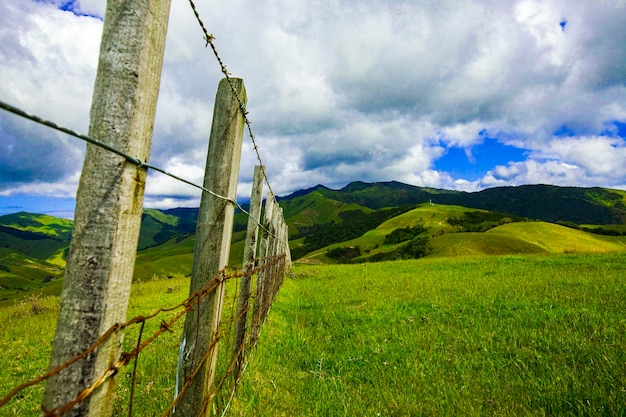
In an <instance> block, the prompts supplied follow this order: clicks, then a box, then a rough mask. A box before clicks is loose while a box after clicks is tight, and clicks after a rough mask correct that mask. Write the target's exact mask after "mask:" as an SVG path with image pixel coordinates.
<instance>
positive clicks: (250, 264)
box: [233, 165, 264, 381]
mask: <svg viewBox="0 0 626 417" xmlns="http://www.w3.org/2000/svg"><path fill="white" fill-rule="evenodd" d="M263 177H264V175H263V166H262V165H257V166H255V167H254V180H253V183H252V194H251V196H250V217H249V218H248V229H247V232H246V243H245V246H244V249H243V271H242V272H243V276H242V277H241V284H240V286H239V298H238V299H237V326H236V327H235V338H234V343H233V357H234V358H236V359H235V369H234V372H233V375H234V379H235V381H237V379H238V378H239V374H240V373H241V368H242V366H243V361H244V351H243V348H244V346H245V340H246V330H247V324H248V308H249V306H250V287H251V286H252V271H253V270H254V264H255V262H254V258H255V255H256V249H257V239H258V237H259V221H260V220H261V204H262V203H263Z"/></svg>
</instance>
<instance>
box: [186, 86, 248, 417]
mask: <svg viewBox="0 0 626 417" xmlns="http://www.w3.org/2000/svg"><path fill="white" fill-rule="evenodd" d="M231 82H232V83H233V85H234V87H235V90H236V91H237V95H238V96H239V97H240V98H241V100H242V101H243V103H244V104H245V102H246V90H245V87H244V84H243V80H241V79H238V78H231ZM243 129H244V119H243V114H242V111H241V108H240V104H239V102H238V101H237V99H236V97H235V95H234V94H233V92H232V90H231V87H230V85H229V83H228V80H226V79H223V80H221V81H220V83H219V86H218V90H217V95H216V98H215V109H214V111H213V125H212V126H211V138H210V142H209V152H208V155H207V164H206V172H205V177H204V187H205V188H207V189H209V190H211V191H212V192H214V193H216V194H219V195H221V196H226V197H228V198H229V199H232V200H234V199H235V196H236V191H237V177H238V175H239V163H240V159H241V144H242V139H243ZM234 210H235V208H234V205H233V203H232V202H231V201H226V200H224V199H222V198H218V197H216V196H214V195H211V194H209V193H206V192H205V193H203V194H202V199H201V200H200V212H199V214H198V226H197V229H196V244H195V249H194V259H193V267H192V276H191V287H190V294H192V293H194V292H195V291H198V290H201V289H202V288H203V287H205V286H206V285H207V284H208V283H209V282H210V281H211V280H212V279H213V278H216V275H217V274H218V273H219V271H220V270H222V269H223V268H224V267H225V266H226V265H227V263H228V256H229V253H230V243H231V237H232V230H233V217H234ZM218 281H219V280H218ZM223 297H224V283H223V282H221V281H219V282H218V285H217V287H216V289H215V290H213V291H212V292H210V293H209V294H208V296H207V297H205V298H204V299H202V301H201V302H200V304H199V305H196V306H195V307H194V308H192V309H191V310H190V311H189V313H187V316H186V317H185V327H184V330H183V338H182V341H181V349H180V354H181V355H180V358H179V363H178V367H179V369H178V375H177V376H178V378H177V381H178V383H177V386H176V391H177V392H178V391H180V390H181V389H182V385H184V384H185V383H186V381H187V379H188V378H191V375H192V374H193V373H194V372H195V371H196V370H197V369H198V368H199V372H197V374H196V375H195V377H194V378H193V379H192V383H191V385H190V386H189V388H188V389H187V390H186V392H185V393H184V395H183V396H182V398H181V399H180V401H179V403H178V405H177V406H176V408H175V410H174V413H175V414H176V415H180V416H199V415H201V414H205V413H207V412H208V410H207V409H206V408H207V402H208V401H209V400H210V399H209V398H208V396H209V392H210V390H211V388H212V385H213V380H214V378H215V364H216V361H217V345H218V343H217V341H216V340H215V337H216V335H217V332H218V327H219V326H218V325H219V322H220V320H221V316H222V301H223ZM205 357H206V358H207V359H206V361H204V362H202V359H203V358H205ZM201 362H202V363H201ZM179 385H180V386H179Z"/></svg>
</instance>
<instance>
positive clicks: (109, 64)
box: [42, 0, 170, 416]
mask: <svg viewBox="0 0 626 417" xmlns="http://www.w3.org/2000/svg"><path fill="white" fill-rule="evenodd" d="M169 7H170V1H169V0H144V1H130V0H109V1H108V2H107V8H106V14H105V19H104V28H103V33H102V42H101V46H100V58H99V62H98V71H97V75H96V82H95V87H94V93H93V100H92V105H91V120H90V127H89V135H90V136H91V137H94V138H98V139H100V140H102V141H103V142H105V143H107V144H108V145H111V146H113V147H115V148H118V149H120V150H122V151H124V152H126V153H127V154H130V155H133V156H136V157H137V158H139V159H141V160H143V161H146V160H147V159H148V157H149V154H150V145H151V141H152V131H153V124H154V114H155V111H156V102H157V96H158V91H159V84H160V79H161V67H162V63H163V51H164V49H165V37H166V33H167V23H168V19H169ZM145 179H146V169H145V168H139V167H137V166H136V165H134V164H132V163H129V162H127V161H126V160H125V159H123V158H121V157H119V156H117V155H114V154H112V153H110V152H108V151H106V150H103V149H101V148H98V147H96V146H94V145H88V146H87V154H86V157H85V162H84V165H83V170H82V175H81V178H80V184H79V187H78V194H77V197H76V212H75V221H74V233H73V238H72V243H71V246H70V251H69V254H68V258H67V267H66V272H65V278H64V282H63V291H62V294H61V306H60V312H59V317H58V324H57V329H56V335H55V339H54V344H53V348H52V357H51V360H50V367H51V369H52V368H56V367H57V366H59V365H61V364H63V363H65V362H66V361H67V360H69V359H70V358H72V357H74V356H75V355H77V354H79V353H81V352H82V351H84V350H86V349H87V348H88V347H89V346H90V345H92V344H93V343H94V342H95V341H96V340H97V339H98V337H99V336H100V335H102V334H103V333H104V332H105V331H106V330H107V329H109V328H110V327H111V326H112V325H113V324H115V323H120V322H123V321H125V319H126V309H127V305H128V298H129V294H130V284H131V281H132V274H133V267H134V263H135V254H136V250H137V241H138V237H139V226H140V222H141V213H142V206H143V196H144V188H145V187H144V186H145ZM122 338H123V332H122V331H118V332H115V333H114V334H113V335H112V336H111V337H110V338H109V339H108V340H107V341H106V342H105V343H104V344H103V345H101V346H100V347H99V348H98V349H97V350H96V351H94V352H93V353H91V354H89V355H87V356H86V357H85V358H84V359H83V360H80V361H79V362H77V363H75V364H74V365H72V366H71V367H70V368H68V369H66V370H64V371H63V372H61V373H60V374H57V375H56V376H54V377H52V378H50V380H49V381H48V383H47V384H46V388H45V392H44V396H43V403H42V407H44V409H47V410H53V409H58V408H60V407H62V406H64V405H65V404H67V403H68V402H70V401H71V400H73V399H74V398H75V397H76V396H77V394H78V393H79V392H81V391H82V390H83V389H85V388H87V387H89V386H90V385H91V384H92V382H93V381H94V379H95V378H97V377H99V376H100V375H102V374H103V373H104V372H105V371H107V370H108V369H109V368H110V367H111V365H112V364H113V363H114V361H117V360H118V359H119V353H120V347H121V343H122ZM113 385H114V380H113V378H109V379H108V380H107V382H105V383H104V384H103V385H101V386H100V387H99V388H98V389H96V390H95V391H94V392H93V393H92V394H91V396H90V397H89V398H87V399H86V400H84V401H82V402H80V403H78V404H77V405H76V406H75V407H74V408H72V409H71V411H69V412H68V413H66V414H65V415H67V416H85V415H89V416H106V415H110V413H111V411H112V400H113Z"/></svg>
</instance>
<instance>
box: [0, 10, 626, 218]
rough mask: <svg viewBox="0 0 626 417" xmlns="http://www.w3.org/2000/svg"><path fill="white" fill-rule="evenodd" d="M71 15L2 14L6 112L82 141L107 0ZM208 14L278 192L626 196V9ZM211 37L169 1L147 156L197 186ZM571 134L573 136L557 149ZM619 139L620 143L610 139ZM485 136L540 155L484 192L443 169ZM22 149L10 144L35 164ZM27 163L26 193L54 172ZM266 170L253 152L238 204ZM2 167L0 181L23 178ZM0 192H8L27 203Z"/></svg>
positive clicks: (487, 179) (154, 200)
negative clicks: (523, 191) (520, 190)
mask: <svg viewBox="0 0 626 417" xmlns="http://www.w3.org/2000/svg"><path fill="white" fill-rule="evenodd" d="M65 3H66V2H62V1H60V0H59V1H55V2H52V1H48V2H32V1H25V0H6V1H3V2H2V3H1V4H0V98H1V99H2V100H4V101H7V102H9V103H12V104H15V105H17V106H19V107H23V108H24V109H25V110H27V111H28V112H32V113H36V114H38V115H41V116H44V117H46V118H50V119H53V120H54V121H56V122H58V123H61V124H64V125H67V126H68V127H71V128H74V129H76V130H79V131H82V132H86V131H87V128H88V117H89V107H90V101H91V94H92V93H91V92H92V88H93V81H94V78H95V71H96V66H97V58H98V49H99V46H98V45H99V42H100V39H99V38H100V32H101V30H102V21H101V20H100V19H98V18H97V17H98V16H102V15H103V14H104V5H105V1H104V0H97V1H96V0H92V1H89V0H81V1H75V2H74V3H73V4H72V10H73V13H72V12H69V11H61V10H59V9H58V7H60V6H61V5H62V4H65ZM197 6H198V9H199V11H200V13H201V16H202V18H203V19H204V23H205V25H206V26H207V28H208V30H209V32H211V33H213V34H214V35H215V36H216V45H217V47H218V50H219V52H220V56H221V57H222V59H223V60H224V62H225V63H226V64H227V66H228V70H229V71H230V72H232V73H233V76H236V77H243V78H244V80H245V83H246V87H247V91H248V106H247V107H248V110H249V111H250V114H249V117H250V120H251V121H252V122H253V125H252V127H253V129H254V133H255V135H256V137H257V143H258V145H259V148H260V152H261V155H262V157H263V160H264V162H265V164H266V166H267V173H268V177H269V178H270V181H271V183H272V187H273V188H274V190H275V191H276V192H277V193H279V194H286V193H289V192H291V191H294V190H296V189H298V188H305V187H310V186H313V185H315V184H317V183H323V184H325V185H328V186H342V185H345V184H346V183H348V182H350V181H353V180H365V181H377V180H399V181H405V182H408V183H411V184H416V185H425V186H432V187H441V188H454V189H462V190H474V189H478V188H481V187H487V186H493V185H508V184H521V183H533V182H547V183H554V184H561V185H608V186H615V187H619V186H620V184H621V185H623V184H626V172H625V168H624V164H623V161H624V160H625V156H626V155H625V154H624V148H625V146H624V140H623V138H619V137H618V135H617V131H616V128H615V127H613V125H612V123H613V122H615V121H621V122H622V123H624V122H626V104H624V103H626V59H625V58H626V48H624V47H623V45H624V44H625V43H626V13H623V12H624V7H623V6H620V4H618V2H609V1H601V2H569V1H564V0H545V1H537V0H522V1H512V0H509V1H502V2H491V1H486V0H477V1H473V2H461V1H454V0H442V1H437V2H411V1H402V0H395V1H391V2H370V1H365V0H350V1H347V0H333V1H328V2H325V3H324V4H319V3H316V2H308V1H304V0H295V1H286V0H269V1H267V2H253V1H251V0H229V1H226V0H217V1H214V2H211V3H198V4H197ZM81 14H87V15H94V16H96V18H94V17H89V16H83V15H81ZM565 21H566V22H567V24H566V25H565V27H564V28H563V27H562V26H561V25H560V23H561V22H565ZM233 22H237V24H233ZM202 36H203V35H202V32H201V30H200V28H199V26H198V24H197V22H196V21H195V17H194V16H193V13H192V11H191V9H190V7H189V5H188V3H187V2H184V1H183V2H176V1H174V2H172V7H171V14H170V24H169V29H168V40H167V48H166V55H165V64H164V69H163V77H162V84H161V93H160V100H159V104H158V111H157V119H156V121H155V133H154V139H153V148H152V153H151V162H152V163H155V164H157V165H162V166H164V167H165V168H167V169H172V170H174V171H175V172H177V173H180V174H184V175H189V176H191V177H193V179H196V180H198V181H201V174H200V173H201V172H202V171H203V170H204V164H205V159H206V152H207V148H208V145H207V143H208V138H209V134H210V125H211V118H212V111H213V100H214V97H215V91H216V88H217V83H218V81H219V79H220V78H221V77H222V75H221V73H220V70H219V68H218V66H217V63H216V61H215V58H214V57H213V56H212V52H211V50H210V49H209V48H206V47H205V44H204V40H203V39H202ZM4 120H7V119H6V117H5V118H4V119H2V118H0V121H3V126H0V127H2V129H3V131H7V130H8V129H9V128H12V129H13V130H11V131H10V132H8V133H9V135H14V136H15V137H16V138H18V137H24V133H23V132H24V130H25V129H24V128H23V127H22V128H13V127H12V126H14V125H16V123H17V122H11V123H9V122H4ZM564 126H565V127H566V128H567V129H569V130H570V131H571V132H572V133H573V136H572V137H567V138H563V137H555V132H556V131H557V130H559V129H561V128H563V127H564ZM607 130H609V131H611V130H613V133H612V136H611V137H606V136H601V135H602V134H603V132H605V131H607ZM7 137H9V136H7ZM485 137H497V140H498V141H499V142H501V143H504V144H508V145H513V146H516V147H518V148H520V149H526V150H528V151H529V152H528V153H527V160H525V161H516V162H511V163H508V164H507V163H504V162H503V161H501V160H498V161H497V162H494V163H493V167H492V168H491V170H490V172H488V173H485V176H484V178H483V179H482V180H481V181H469V180H467V179H464V178H462V174H455V175H454V176H453V175H452V174H450V173H448V172H441V171H436V170H434V168H433V167H434V166H435V164H434V162H435V161H436V160H437V159H438V158H440V157H442V155H444V154H445V148H446V147H452V146H456V147H461V148H464V149H465V150H466V152H467V155H468V158H470V160H471V158H472V155H473V152H472V147H473V146H476V145H478V144H483V143H484V138H485ZM31 139H33V140H34V136H33V137H32V138H31ZM44 139H45V141H49V142H50V141H53V140H57V138H56V136H52V135H50V136H48V137H46V138H44ZM64 140H65V141H66V142H65V143H61V145H62V146H61V145H57V146H56V147H55V149H56V151H58V152H62V151H63V152H65V151H64V150H67V152H68V155H70V156H71V158H70V159H69V160H68V161H67V163H66V165H67V166H66V167H64V169H58V167H57V168H56V169H55V167H53V166H50V167H49V168H46V169H49V170H50V171H51V172H55V173H56V174H55V177H54V178H50V179H49V181H48V183H49V184H58V187H60V188H63V187H65V186H66V185H67V184H73V180H72V175H74V173H75V172H76V171H78V170H80V157H81V156H82V149H83V148H84V145H82V144H80V143H78V144H77V143H75V142H74V141H73V140H68V139H67V138H66V139H64ZM8 142H9V141H8V140H6V141H5V143H8ZM22 142H23V143H24V144H26V143H28V144H29V145H28V146H30V143H32V140H26V139H25V140H24V141H22ZM22 142H20V141H17V140H16V141H13V142H11V144H12V146H14V148H15V149H16V150H17V151H20V152H21V154H24V153H25V150H27V149H28V148H25V147H24V148H23V149H21V150H20V149H19V148H20V143H22ZM42 148H43V147H42ZM52 154H53V153H52ZM33 160H36V161H37V163H34V162H33V163H31V162H28V161H25V163H24V164H23V167H22V169H23V171H24V173H23V174H24V175H23V178H28V173H29V172H38V171H37V169H38V166H37V165H43V164H48V165H52V163H51V162H49V161H48V160H46V159H45V158H43V157H42V158H33ZM0 161H2V159H1V158H0ZM256 163H257V161H256V156H255V154H254V151H253V149H252V146H251V144H250V140H249V138H247V137H246V138H244V151H243V156H242V163H241V179H242V184H241V185H240V187H239V190H240V195H241V196H243V195H245V194H246V193H247V192H248V188H249V182H250V178H251V176H252V167H253V165H255V164H256ZM5 165H6V166H5V167H4V170H3V169H0V173H2V174H3V175H5V173H7V174H6V175H11V172H13V171H11V170H10V169H8V168H10V166H9V162H5ZM14 175H15V174H14ZM159 175H160V174H151V175H150V177H149V181H148V184H147V186H148V188H147V195H146V204H150V205H153V206H157V205H161V206H168V205H171V204H177V202H180V201H183V200H181V199H190V200H184V201H192V200H193V199H194V198H197V195H198V194H196V191H194V190H193V189H191V190H188V189H187V188H186V187H187V186H184V185H180V184H178V185H177V184H175V183H173V182H171V181H170V180H167V179H166V178H160V177H159ZM14 179H15V178H14ZM47 180H48V179H47ZM2 181H3V183H2V184H0V187H1V188H0V190H3V191H2V192H3V193H10V192H24V191H25V190H27V189H30V188H28V187H29V186H28V185H27V184H26V183H24V182H19V183H18V182H17V181H13V182H10V181H8V182H7V180H6V178H5V177H2ZM25 187H26V188H25ZM33 187H34V186H33ZM35 188H36V187H35ZM168 199H169V200H168Z"/></svg>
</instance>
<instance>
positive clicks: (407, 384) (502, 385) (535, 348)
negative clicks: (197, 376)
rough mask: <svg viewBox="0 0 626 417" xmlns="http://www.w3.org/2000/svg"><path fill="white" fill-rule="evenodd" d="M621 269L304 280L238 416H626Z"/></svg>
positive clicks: (399, 267) (247, 386) (357, 273)
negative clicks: (625, 414) (625, 413)
mask: <svg viewBox="0 0 626 417" xmlns="http://www.w3.org/2000/svg"><path fill="white" fill-rule="evenodd" d="M625 261H626V256H625V255H624V254H610V255H560V256H552V257H537V256H504V257H475V258H458V259H453V260H450V259H431V260H419V261H401V262H395V263H380V264H363V265H335V266H303V267H298V268H296V270H295V278H294V279H293V280H288V281H287V282H286V285H285V287H284V288H283V290H282V292H281V293H280V295H279V297H278V299H277V303H276V304H275V306H274V309H273V311H272V315H271V316H270V317H271V319H270V321H269V323H268V326H267V328H266V331H265V332H264V333H263V335H262V338H261V348H260V349H259V350H258V351H257V352H256V354H255V357H254V360H253V363H252V364H251V365H250V367H249V369H248V374H247V375H246V380H245V383H244V384H243V385H242V386H241V387H240V389H239V391H238V396H237V398H236V401H235V403H234V405H233V413H232V414H231V415H233V416H240V415H241V416H243V415H252V414H253V415H255V416H280V415H285V416H291V415H298V416H343V415H346V416H352V415H374V416H375V415H381V416H415V415H440V416H448V415H475V416H481V415H605V416H606V415H615V416H618V415H624V412H625V411H626V408H625V404H626V368H625V367H624V363H625V361H626V341H625V339H624V334H626V320H625V319H624V313H623V312H624V309H625V308H626V282H625V280H626V262H625Z"/></svg>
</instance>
